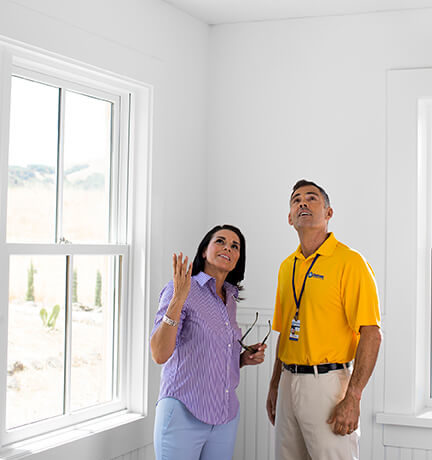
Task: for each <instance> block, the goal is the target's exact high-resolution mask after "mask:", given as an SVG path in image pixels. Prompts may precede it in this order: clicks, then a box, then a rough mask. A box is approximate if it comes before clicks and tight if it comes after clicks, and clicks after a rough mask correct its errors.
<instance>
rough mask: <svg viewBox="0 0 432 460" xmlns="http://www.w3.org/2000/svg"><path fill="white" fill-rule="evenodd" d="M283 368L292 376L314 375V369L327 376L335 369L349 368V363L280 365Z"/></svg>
mask: <svg viewBox="0 0 432 460" xmlns="http://www.w3.org/2000/svg"><path fill="white" fill-rule="evenodd" d="M282 364H283V367H284V368H285V369H286V370H287V371H290V372H292V373H293V374H314V373H315V370H314V368H315V367H316V368H317V371H318V374H327V372H329V371H335V370H337V369H344V368H348V367H350V365H351V363H350V362H349V363H345V364H341V363H327V364H317V365H316V366H304V365H303V364H285V363H282Z"/></svg>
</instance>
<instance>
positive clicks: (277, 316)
mask: <svg viewBox="0 0 432 460" xmlns="http://www.w3.org/2000/svg"><path fill="white" fill-rule="evenodd" d="M281 271H282V265H281V266H280V268H279V273H278V284H277V288H276V300H275V309H274V313H273V322H272V329H273V330H274V331H276V332H281V329H282V306H281V301H280V276H281Z"/></svg>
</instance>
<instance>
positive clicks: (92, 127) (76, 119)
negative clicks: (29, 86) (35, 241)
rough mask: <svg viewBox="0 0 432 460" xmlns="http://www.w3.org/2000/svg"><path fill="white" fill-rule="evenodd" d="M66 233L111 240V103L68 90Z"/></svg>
mask: <svg viewBox="0 0 432 460" xmlns="http://www.w3.org/2000/svg"><path fill="white" fill-rule="evenodd" d="M64 165H65V166H64V167H65V170H64V181H65V182H64V196H63V198H64V201H63V206H64V207H63V236H64V237H65V238H66V239H67V240H69V241H71V242H73V243H77V242H98V243H105V242H108V238H109V203H110V193H109V187H110V166H111V103H110V102H107V101H103V100H100V99H95V98H92V97H88V96H84V95H82V94H77V93H73V92H70V91H66V102H65V145H64Z"/></svg>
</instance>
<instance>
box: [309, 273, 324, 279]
mask: <svg viewBox="0 0 432 460" xmlns="http://www.w3.org/2000/svg"><path fill="white" fill-rule="evenodd" d="M308 278H318V279H320V280H323V279H324V275H318V273H313V272H309V275H308Z"/></svg>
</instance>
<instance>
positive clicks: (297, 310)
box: [292, 254, 319, 321]
mask: <svg viewBox="0 0 432 460" xmlns="http://www.w3.org/2000/svg"><path fill="white" fill-rule="evenodd" d="M318 257H319V254H317V255H316V256H315V259H314V260H313V261H312V263H311V265H310V267H309V269H308V271H307V272H306V275H305V277H304V280H303V286H302V288H301V291H300V296H299V298H298V299H297V294H296V290H295V283H294V278H295V269H296V263H297V257H295V258H294V267H293V273H292V288H293V293H294V301H295V304H296V312H295V316H294V319H295V320H296V321H297V320H298V314H299V310H300V302H301V299H302V297H303V292H304V288H305V285H306V280H307V278H308V275H309V273H310V271H311V270H312V267H313V266H314V263H315V262H316V260H317V259H318Z"/></svg>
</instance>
